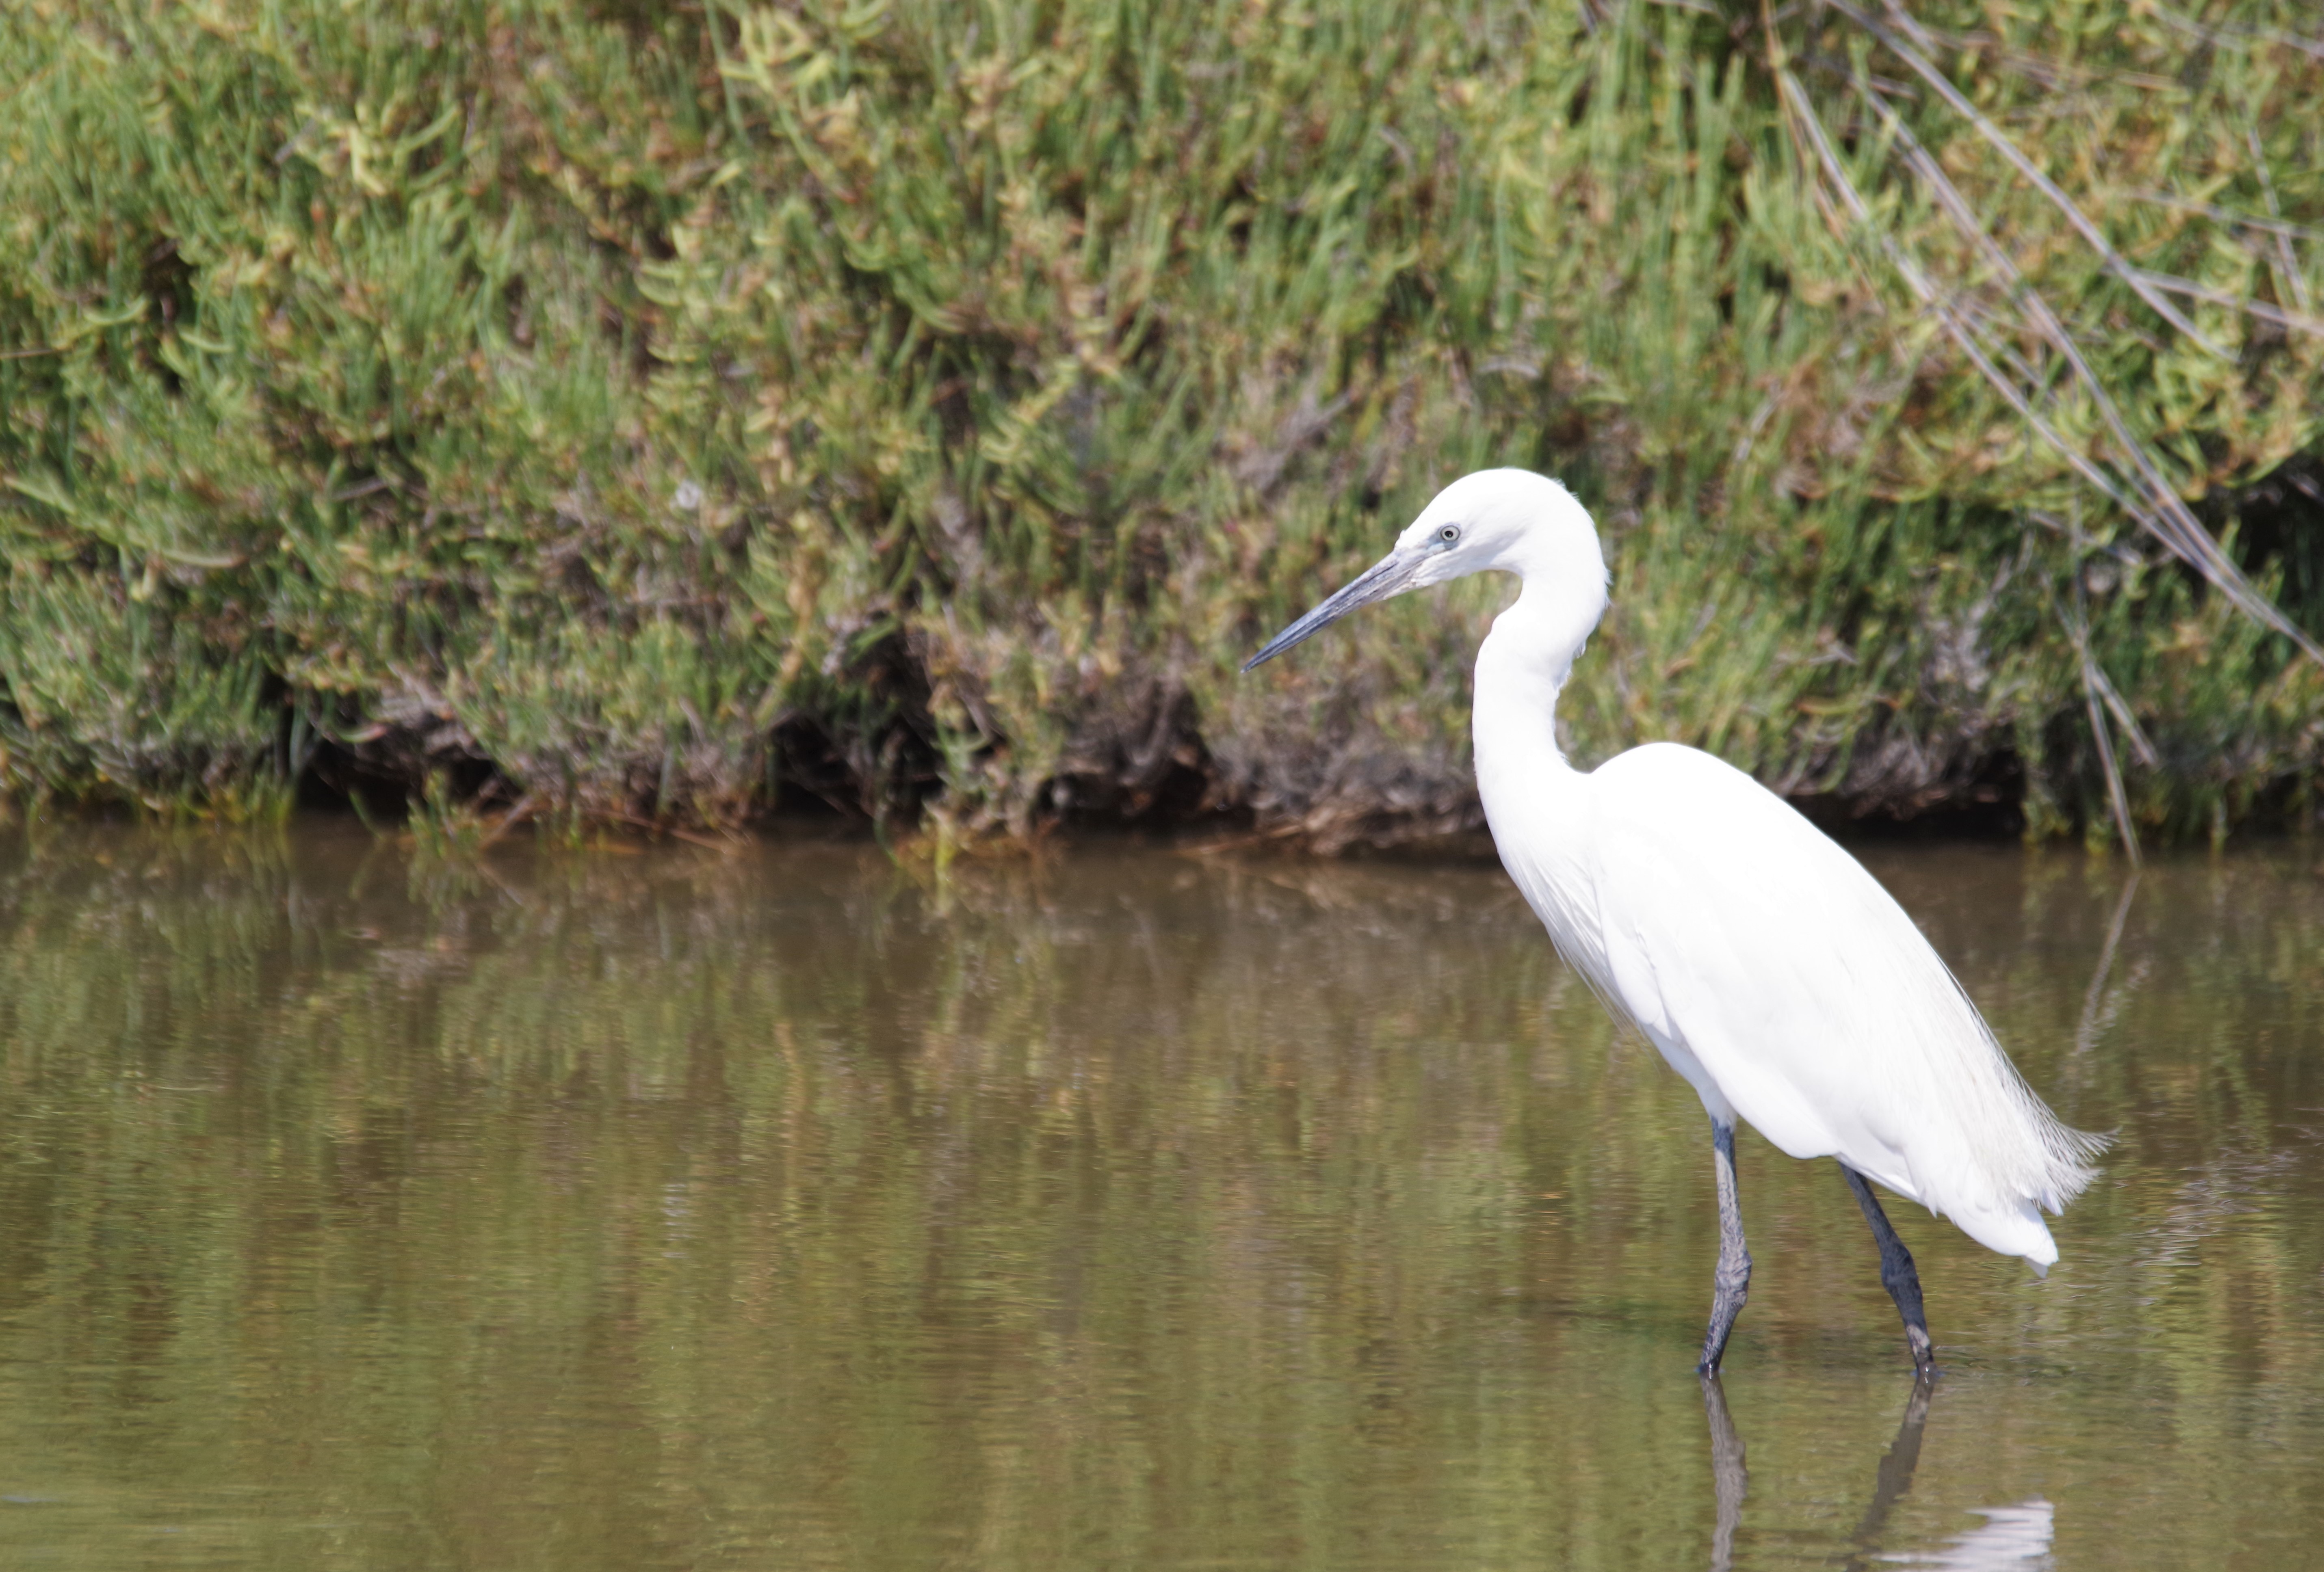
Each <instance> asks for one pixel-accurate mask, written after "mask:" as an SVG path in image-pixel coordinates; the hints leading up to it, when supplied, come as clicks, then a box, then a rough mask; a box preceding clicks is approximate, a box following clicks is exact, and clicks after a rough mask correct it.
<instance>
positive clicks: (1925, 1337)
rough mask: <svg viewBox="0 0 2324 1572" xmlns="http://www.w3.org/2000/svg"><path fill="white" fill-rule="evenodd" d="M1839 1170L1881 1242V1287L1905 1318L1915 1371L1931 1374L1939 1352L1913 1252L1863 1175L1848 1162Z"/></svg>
mask: <svg viewBox="0 0 2324 1572" xmlns="http://www.w3.org/2000/svg"><path fill="white" fill-rule="evenodd" d="M1840 1172H1842V1173H1844V1174H1846V1175H1848V1188H1849V1189H1850V1190H1854V1191H1855V1192H1856V1204H1857V1206H1858V1207H1859V1208H1860V1209H1862V1210H1863V1212H1864V1220H1865V1221H1866V1222H1867V1223H1870V1224H1871V1225H1872V1236H1873V1238H1874V1239H1876V1240H1877V1241H1878V1242H1879V1245H1880V1286H1881V1287H1883V1288H1885V1289H1886V1290H1887V1291H1888V1297H1889V1298H1890V1299H1893V1300H1895V1301H1896V1313H1897V1314H1898V1315H1900V1316H1903V1317H1904V1341H1905V1342H1907V1343H1909V1344H1911V1345H1912V1348H1913V1373H1914V1374H1915V1375H1919V1376H1928V1375H1932V1374H1935V1373H1936V1368H1937V1352H1936V1349H1935V1348H1934V1347H1932V1346H1931V1345H1930V1342H1929V1318H1928V1317H1927V1316H1926V1315H1925V1314H1923V1311H1922V1310H1921V1274H1920V1273H1917V1272H1915V1271H1914V1270H1913V1253H1912V1252H1911V1251H1910V1250H1907V1249H1905V1248H1904V1240H1902V1239H1900V1238H1898V1237H1897V1236H1896V1230H1895V1229H1894V1228H1892V1227H1889V1226H1888V1214H1887V1213H1886V1212H1884V1211H1882V1210H1881V1209H1880V1202H1879V1200H1878V1199H1877V1197H1875V1196H1874V1195H1873V1193H1872V1187H1871V1186H1870V1185H1868V1184H1867V1183H1865V1182H1864V1175H1862V1174H1860V1173H1858V1172H1856V1170H1855V1169H1853V1168H1850V1167H1849V1165H1848V1164H1847V1163H1841V1164H1840Z"/></svg>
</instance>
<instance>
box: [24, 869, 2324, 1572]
mask: <svg viewBox="0 0 2324 1572" xmlns="http://www.w3.org/2000/svg"><path fill="white" fill-rule="evenodd" d="M1867 860H1869V861H1871V862H1872V864H1873V865H1874V867H1875V869H1876V871H1877V872H1878V873H1879V874H1880V875H1881V876H1882V877H1883V878H1886V879H1887V880H1888V881H1889V883H1890V885H1891V887H1893V888H1895V890H1896V891H1897V893H1898V895H1899V896H1900V898H1902V899H1903V900H1904V903H1905V905H1906V906H1907V907H1908V908H1909V909H1910V910H1912V911H1913V912H1914V915H1916V916H1917V917H1919V918H1920V919H1921V920H1922V921H1923V924H1924V925H1925V927H1926V928H1927V930H1928V932H1929V933H1930V934H1931V936H1932V939H1933V940H1934V941H1935V942H1937V944H1938V946H1939V948H1940V950H1941V951H1942V952H1943V953H1944V954H1945V956H1946V957H1947V959H1948V960H1950V961H1951V962H1952V963H1953V965H1954V967H1955V968H1956V970H1958V971H1959V972H1960V975H1961V977H1962V979H1963V980H1964V982H1965V983H1966V984H1967V985H1968V987H1969V989H1970V991H1971V992H1972V993H1973V994H1974V995H1975V996H1976V997H1977V998H1978V1000H1979V1002H1980V1003H1981V1004H1982V1005H1983V1006H1984V1007H1986V1009H1987V1012H1988V1014H1989V1015H1990V1016H1991V1017H1992V1019H1993V1021H1994V1023H1995V1025H1996V1026H1997V1028H1998V1030H1999V1031H2000V1033H2001V1034H2002V1036H2003V1038H2004V1040H2005V1041H2006V1043H2009V1044H2010V1045H2011V1047H2012V1049H2013V1051H2014V1052H2015V1054H2016V1056H2017V1059H2018V1062H2020V1064H2021V1065H2022V1066H2023V1067H2024V1070H2025V1071H2026V1072H2027V1074H2028V1076H2029V1077H2030V1078H2031V1079H2032V1080H2033V1082H2034V1084H2035V1085H2036V1086H2037V1087H2038V1088H2040V1089H2042V1090H2043V1092H2044V1093H2045V1095H2047V1096H2049V1097H2050V1098H2051V1099H2052V1102H2053V1103H2054V1104H2055V1106H2056V1107H2057V1108H2059V1111H2060V1112H2061V1114H2063V1115H2065V1116H2066V1117H2068V1118H2069V1119H2070V1120H2071V1121H2073V1122H2075V1123H2077V1124H2080V1125H2082V1126H2086V1127H2092V1128H2100V1129H2112V1130H2115V1131H2116V1132H2118V1136H2119V1139H2118V1145H2117V1146H2116V1150H2115V1152H2114V1153H2113V1154H2111V1155H2110V1156H2109V1157H2108V1158H2107V1161H2106V1163H2105V1170H2104V1174H2103V1177H2102V1178H2101V1179H2100V1181H2099V1182H2098V1184H2097V1185H2096V1186H2095V1187H2094V1188H2093V1190H2091V1191H2090V1193H2089V1194H2088V1195H2087V1196H2085V1197H2084V1198H2083V1200H2081V1201H2080V1202H2079V1203H2077V1205H2076V1206H2075V1208H2074V1209H2072V1211H2071V1212H2070V1214H2069V1215H2068V1217H2067V1218H2065V1220H2064V1221H2063V1223H2062V1224H2061V1225H2060V1226H2059V1227H2058V1230H2057V1231H2058V1235H2059V1242H2060V1245H2061V1248H2062V1250H2063V1251H2064V1260H2063V1261H2062V1262H2061V1264H2060V1265H2059V1266H2058V1267H2057V1268H2056V1269H2055V1270H2054V1271H2053V1272H2052V1274H2051V1276H2050V1278H2049V1280H2048V1281H2047V1282H2036V1281H2035V1280H2033V1278H2032V1276H2031V1275H2030V1274H2029V1273H2028V1272H2027V1270H2026V1269H2025V1267H2024V1264H2022V1263H2019V1262H2015V1261H2009V1260H2004V1259H2002V1258H2000V1257H1997V1256H1995V1255H1990V1254H1988V1253H1987V1252H1985V1251H1983V1250H1981V1249H1980V1248H1978V1246H1975V1245H1972V1244H1971V1243H1969V1241H1968V1240H1967V1239H1965V1238H1963V1237H1961V1236H1960V1235H1958V1234H1956V1233H1954V1232H1953V1231H1952V1230H1951V1229H1950V1227H1948V1226H1946V1225H1943V1224H1941V1223H1940V1222H1937V1221H1935V1220H1934V1219H1932V1218H1929V1217H1928V1216H1927V1214H1926V1213H1925V1212H1923V1211H1920V1210H1919V1209H1914V1208H1911V1207H1909V1206H1906V1205H1904V1204H1902V1203H1898V1204H1895V1205H1894V1206H1892V1209H1891V1210H1892V1215H1893V1216H1894V1217H1895V1219H1896V1221H1897V1224H1898V1226H1899V1227H1900V1229H1901V1230H1902V1231H1903V1232H1904V1236H1905V1238H1906V1240H1907V1241H1908V1242H1909V1243H1910V1244H1911V1246H1913V1248H1914V1251H1915V1252H1916V1253H1917V1255H1919V1258H1920V1263H1921V1272H1922V1278H1923V1283H1924V1285H1925V1286H1926V1288H1927V1290H1928V1294H1929V1310H1930V1316H1931V1319H1932V1327H1933V1329H1934V1331H1935V1334H1936V1337H1937V1341H1938V1345H1939V1351H1940V1357H1941V1360H1942V1362H1943V1364H1944V1365H1945V1367H1946V1370H1947V1374H1946V1375H1945V1376H1944V1378H1943V1379H1942V1380H1941V1382H1940V1383H1939V1384H1938V1385H1937V1387H1936V1390H1935V1392H1934V1393H1933V1396H1932V1398H1931V1399H1930V1400H1929V1401H1927V1402H1925V1404H1915V1403H1914V1401H1913V1397H1914V1389H1913V1385H1912V1382H1911V1378H1910V1367H1909V1364H1908V1362H1907V1360H1906V1358H1905V1355H1904V1343H1903V1339H1902V1338H1901V1336H1900V1334H1899V1332H1898V1329H1897V1326H1896V1322H1895V1312H1894V1310H1892V1309H1891V1307H1890V1305H1889V1303H1888V1301H1887V1299H1886V1295H1885V1294H1884V1293H1883V1292H1882V1291H1881V1289H1880V1286H1879V1282H1878V1280H1877V1258H1876V1255H1875V1252H1874V1250H1873V1247H1872V1245H1871V1242H1870V1239H1869V1237H1868V1236H1867V1235H1866V1233H1865V1231H1864V1228H1863V1225H1862V1222H1861V1221H1860V1219H1859V1218H1858V1217H1857V1215H1856V1211H1855V1208H1854V1206H1853V1204H1852V1202H1851V1201H1850V1200H1849V1195H1848V1192H1847V1190H1846V1189H1845V1187H1844V1185H1843V1184H1842V1183H1841V1181H1840V1178H1839V1176H1838V1174H1837V1172H1836V1170H1835V1169H1834V1168H1833V1166H1832V1165H1831V1163H1816V1164H1803V1163H1794V1162H1792V1161H1790V1160H1789V1159H1787V1158H1784V1156H1782V1155H1781V1154H1778V1153H1775V1152H1774V1151H1773V1150H1772V1149H1770V1148H1769V1147H1767V1146H1766V1145H1765V1144H1764V1143H1762V1142H1760V1141H1758V1140H1757V1138H1756V1137H1754V1136H1750V1135H1746V1136H1745V1137H1744V1139H1743V1141H1742V1142H1741V1143H1740V1159H1741V1169H1742V1185H1743V1201H1744V1209H1745V1214H1746V1218H1747V1221H1748V1226H1749V1228H1750V1230H1751V1243H1752V1248H1753V1252H1754V1254H1755V1255H1756V1256H1757V1264H1758V1265H1757V1275H1756V1277H1755V1278H1754V1280H1753V1284H1752V1292H1753V1298H1752V1301H1751V1305H1750V1308H1749V1309H1748V1311H1747V1312H1746V1314H1745V1317H1744V1319H1743V1321H1742V1323H1741V1327H1740V1328H1739V1330H1738V1334H1737V1337H1736V1341H1735V1343H1734V1345H1733V1347H1731V1349H1730V1351H1729V1368H1728V1374H1727V1378H1726V1381H1725V1384H1724V1390H1723V1393H1721V1394H1720V1396H1721V1397H1723V1403H1721V1404H1713V1405H1711V1406H1709V1407H1707V1405H1706V1395H1705V1393H1704V1392H1703V1390H1702V1389H1701V1387H1700V1386H1699V1385H1698V1384H1697V1383H1696V1381H1695V1379H1694V1377H1693V1376H1692V1374H1691V1370H1690V1365H1691V1361H1692V1356H1693V1353H1694V1349H1695V1343H1696V1340H1697V1339H1698V1338H1699V1337H1700V1335H1701V1319H1702V1316H1703V1313H1704V1311H1705V1310H1706V1309H1707V1305H1708V1300H1709V1290H1710V1277H1711V1261H1712V1257H1713V1255H1714V1252H1715V1241H1716V1221H1715V1214H1714V1209H1713V1201H1712V1196H1711V1163H1710V1154H1709V1143H1708V1138H1707V1135H1708V1127H1707V1125H1706V1122H1705V1120H1704V1118H1703V1116H1702V1113H1701V1108H1700V1107H1699V1105H1697V1104H1696V1103H1695V1101H1694V1100H1693V1098H1692V1094H1691V1093H1689V1092H1688V1091H1687V1090H1686V1089H1685V1088H1684V1087H1683V1084H1682V1083H1681V1082H1680V1081H1679V1080H1677V1078H1676V1077H1674V1075H1672V1074H1671V1073H1669V1072H1668V1071H1666V1070H1665V1069H1664V1068H1663V1067H1662V1065H1661V1064H1660V1062H1658V1061H1656V1060H1655V1058H1654V1057H1653V1056H1652V1054H1651V1053H1649V1052H1648V1051H1647V1050H1646V1049H1644V1048H1642V1047H1640V1046H1638V1045H1637V1044H1636V1043H1633V1042H1630V1041H1628V1040H1624V1039H1621V1038H1618V1037H1617V1036H1616V1034H1614V1033H1613V1032H1612V1031H1611V1029H1610V1028H1609V1025H1607V1023H1606V1021H1605V1019H1604V1018H1603V1016H1602V1015H1601V1013H1600V1009H1599V1007H1598V1006H1597V1005H1596V1003H1595V1002H1594V1001H1593V1000H1592V999H1591V997H1590V996H1589V994H1588V992H1587V990H1586V989H1585V988H1582V987H1581V986H1579V985H1578V984H1577V982H1576V981H1575V980H1574V979H1572V977H1571V976H1570V975H1569V974H1567V973H1566V972H1565V971H1563V969H1562V968H1560V967H1559V965H1558V964H1557V963H1556V961H1554V958H1553V957H1552V956H1551V955H1550V953H1549V951H1548V949H1547V946H1546V944H1545V941H1544V940H1543V938H1542V936H1541V934H1540V933H1539V930H1538V929H1537V928H1536V927H1535V924H1534V922H1533V920H1532V918H1531V917H1530V916H1529V915H1527V914H1526V911H1525V910H1524V908H1523V907H1522V906H1521V905H1520V904H1519V903H1518V902H1517V898H1516V897H1515V896H1514V895H1513V894H1512V893H1511V891H1510V890H1509V888H1508V885H1507V884H1506V882H1505V881H1504V880H1503V879H1502V878H1501V877H1500V875H1499V873H1498V872H1497V871H1496V870H1493V869H1489V868H1466V867H1462V868H1414V867H1396V866H1379V865H1369V866H1365V865H1357V866H1314V865H1309V864H1305V863H1297V862H1288V861H1250V860H1235V859H1233V858H1231V857H1196V856H1189V855H1184V854H1173V853H1168V852H1162V851H1136V850H1127V849H1104V848H1095V849H1084V850H1080V851H1077V852H1075V853H1074V854H1072V855H1070V856H1065V857H1060V858H1054V859H1050V860H1044V861H1040V862H1037V863H1022V862H1019V863H1009V864H1003V865H999V866H991V867H972V868H967V869H960V868H955V869H954V871H953V874H952V876H951V877H950V878H948V879H946V880H945V881H943V882H941V883H939V882H936V881H934V880H932V879H930V878H927V876H926V875H925V874H919V875H916V874H913V873H911V872H909V871H906V870H899V869H898V868H896V867H895V866H894V865H892V864H890V862H888V861H887V860H884V859H882V858H881V856H880V855H879V854H878V853H877V852H875V851H872V850H868V849H862V848H853V847H830V846H820V847H818V846H807V847H788V848H786V847H772V846H770V847H764V848H759V849H755V850H749V851H746V852H743V853H742V854H739V855H733V856H722V855H719V854H716V853H713V852H708V851H703V850H695V849H692V848H678V849H670V850H651V851H645V852H632V853H630V854H617V853H616V852H613V851H603V850H601V851H596V852H590V853H556V852H549V851H543V850H536V849H533V848H530V847H526V846H521V845H509V846H504V847H503V848H502V849H499V850H496V851H495V852H494V853H493V855H492V859H491V860H490V861H489V862H488V863H487V864H486V865H485V866H484V868H483V869H480V870H469V869H460V868H457V867H447V866H445V865H442V864H438V863H428V862H419V863H414V862H411V861H410V860H407V858H406V855H405V854H404V853H403V852H401V850H397V849H396V848H394V847H392V846H388V845H382V844H378V843H375V842H374V841H371V840H370V839H369V838H368V837H367V836H365V835H364V834H363V833H362V832H360V831H353V830H345V829H342V828H339V827H337V826H334V825H331V824H328V823H325V824H320V825H303V826H300V828H299V829H297V830H296V831H295V832H292V833H291V834H289V835H287V836H279V835H259V836H254V837H218V836H199V837H194V836H173V835H170V834H164V833H161V832H149V831H131V830H105V829H95V828H86V827H79V828H73V829H69V830H64V831H57V830H49V831H44V832H40V833H37V834H34V835H32V836H31V837H29V838H26V837H25V836H23V834H22V833H21V832H9V834H8V835H7V836H6V837H5V838H0V1077H5V1083H0V1564H5V1565H7V1566H12V1567H16V1566H22V1567H69V1568H98V1567H103V1568H146V1567H157V1568H158V1567H276V1566H279V1567H311V1568H341V1567H345V1568H356V1567H362V1568H374V1567H375V1568H398V1569H401V1568H428V1567H456V1568H470V1567H474V1568H496V1569H497V1568H534V1567H539V1568H560V1569H565V1568H572V1569H593V1568H600V1567H602V1568H608V1569H611V1568H624V1569H628V1568H659V1567H672V1568H675V1567H705V1568H708V1567H735V1568H757V1567H768V1568H773V1567H784V1568H791V1567H800V1568H820V1567H833V1568H887V1567H895V1568H919V1567H929V1568H934V1567H947V1568H952V1567H958V1568H993V1569H1001V1568H1019V1567H1024V1568H1041V1567H1139V1568H1147V1567H1158V1568H1179V1567H1184V1568H1194V1567H1201V1568H1219V1567H1254V1568H1256V1567H1319V1568H1320V1567H1330V1568H1348V1567H1357V1568H1422V1567H1427V1568H1439V1567H1582V1568H1595V1567H1657V1568H1660V1567H1689V1566H1714V1565H1731V1566H1733V1567H1832V1566H1851V1565H1853V1566H1867V1567H1868V1566H1877V1565H1891V1564H1900V1562H1901V1564H1908V1565H1909V1564H1921V1565H1931V1566H1949V1567H2035V1566H2054V1567H2251V1568H2258V1567H2306V1566H2312V1565H2316V1564H2318V1563H2319V1557H2324V1551H2319V1545H2324V1372H2319V1353H2324V1338H2319V1331H2324V1313H2319V1305H2318V1291H2319V1270H2324V1225H2319V1200H2324V1139H2319V1136H2324V942H2319V941H2324V878H2319V875H2318V868H2317V864H2318V854H2317V852H2316V851H2315V850H2313V849H2311V848H2307V847H2293V848H2291V849H2286V850H2277V851H2272V852H2268V853H2265V854H2241V855H2229V856H2227V857H2225V858H2220V859H2202V858H2196V859H2190V860H2180V861H2175V862H2171V863H2167V864H2164V865H2163V866H2159V867H2151V868H2150V869H2148V870H2147V872H2146V874H2145V876H2144V878H2143V879H2142V880H2141V881H2140V883H2139V884H2138V886H2137V887H2136V889H2135V893H2134V894H2133V895H2132V896H2131V898H2130V899H2129V900H2128V901H2127V902H2125V900H2124V899H2123V896H2124V889H2125V885H2124V873H2123V869H2121V867H2120V865H2119V864H2108V863H2104V862H2089V861H2086V860H2083V859H2082V858H2081V857H2080V856H2079V855H2064V854H2050V855H2028V854H2026V853H2024V852H2021V851H2018V850H2015V849H2001V850H1962V849H1958V848H1954V849H1945V850H1910V851H1906V850H1886V851H1877V852H1872V853H1867ZM1722 1414H1723V1417H1722ZM2045 1557H2046V1558H2047V1559H2046V1560H2045V1559H2043V1558H2045Z"/></svg>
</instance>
